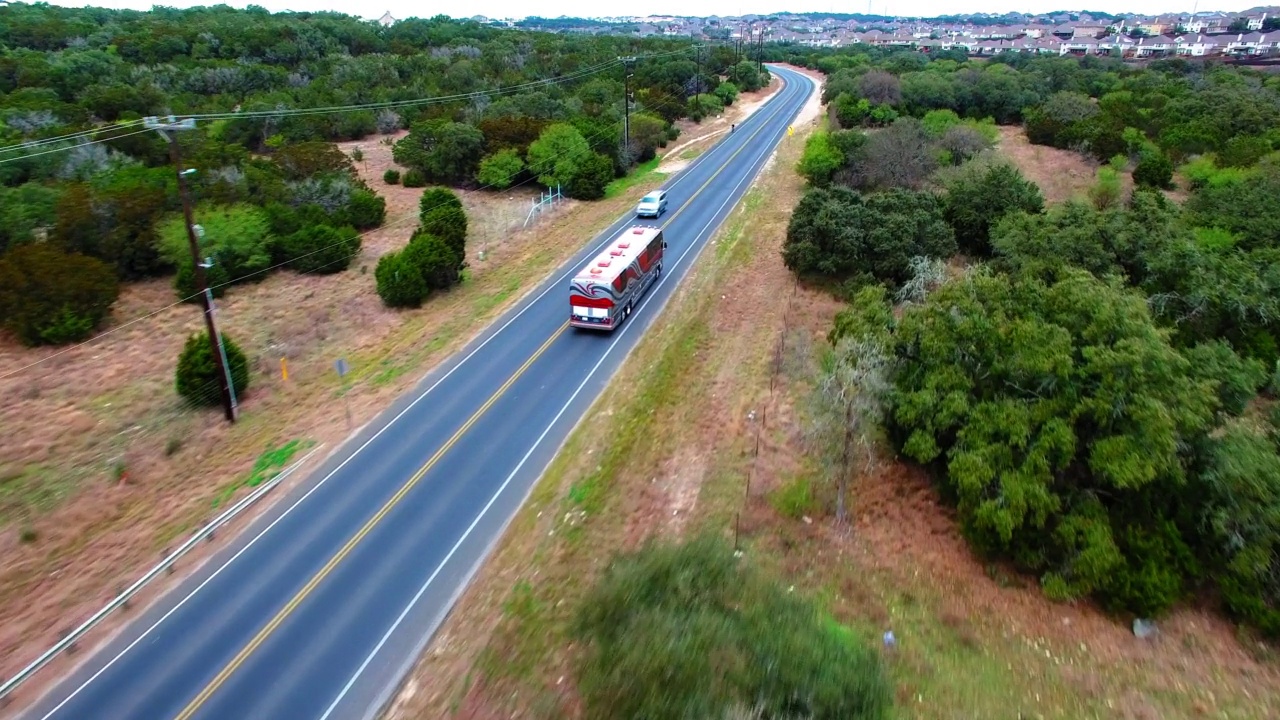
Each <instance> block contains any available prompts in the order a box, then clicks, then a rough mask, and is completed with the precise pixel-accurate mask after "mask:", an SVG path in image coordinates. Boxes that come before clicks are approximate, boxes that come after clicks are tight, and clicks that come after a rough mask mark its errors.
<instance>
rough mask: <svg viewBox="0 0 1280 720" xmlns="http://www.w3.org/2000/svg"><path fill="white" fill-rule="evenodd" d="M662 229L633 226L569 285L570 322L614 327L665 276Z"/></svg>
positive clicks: (594, 327) (629, 313)
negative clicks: (661, 276)
mask: <svg viewBox="0 0 1280 720" xmlns="http://www.w3.org/2000/svg"><path fill="white" fill-rule="evenodd" d="M666 248H667V243H666V240H664V239H663V237H662V228H660V227H655V226H652V225H634V226H632V227H630V228H628V229H627V230H626V231H625V232H623V233H622V234H621V235H619V236H618V237H616V238H614V240H613V242H611V243H609V245H608V247H606V248H605V249H604V250H603V251H602V252H601V253H600V254H599V255H597V256H596V257H595V258H593V259H592V260H591V263H590V264H588V265H587V266H586V267H584V268H582V270H581V271H580V272H579V273H578V274H577V275H576V276H575V277H574V278H573V281H572V283H570V286H569V324H570V325H572V326H574V327H580V328H591V329H593V330H612V329H614V328H616V327H617V326H618V325H620V324H622V321H623V320H624V319H626V318H627V317H628V316H629V315H631V311H632V310H633V309H634V308H635V306H636V305H637V304H639V301H640V297H641V296H643V295H644V293H645V291H646V290H648V289H649V286H650V285H653V283H655V282H656V281H657V280H658V277H659V276H660V275H662V254H663V251H664V250H666Z"/></svg>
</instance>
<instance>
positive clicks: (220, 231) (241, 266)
mask: <svg viewBox="0 0 1280 720" xmlns="http://www.w3.org/2000/svg"><path fill="white" fill-rule="evenodd" d="M344 157H345V156H344ZM194 215H195V221H196V222H197V223H198V224H200V225H201V226H202V227H203V228H204V237H203V238H201V239H200V240H199V243H200V253H201V256H202V257H204V256H212V257H213V259H214V264H215V266H221V267H222V271H223V272H224V273H225V274H226V278H227V280H228V281H230V282H237V281H239V280H242V279H246V278H250V277H252V278H253V279H255V280H256V279H261V278H262V277H264V275H263V271H265V270H266V269H267V268H269V267H271V261H272V245H273V243H274V239H273V237H272V234H271V226H270V222H269V220H268V216H267V214H266V213H265V212H264V211H263V210H261V209H259V208H256V207H254V206H252V205H245V204H240V205H225V206H213V205H200V206H198V207H197V208H196V211H195V213H194ZM158 232H159V234H160V243H161V249H162V250H163V252H164V255H165V258H166V259H168V260H169V262H170V263H172V264H174V265H176V266H178V267H179V268H181V267H182V266H183V265H190V264H191V250H190V246H189V244H188V241H187V227H186V223H185V222H184V220H183V218H182V216H181V215H175V216H171V217H169V218H167V219H166V220H165V221H164V222H163V223H161V225H160V227H159V228H158Z"/></svg>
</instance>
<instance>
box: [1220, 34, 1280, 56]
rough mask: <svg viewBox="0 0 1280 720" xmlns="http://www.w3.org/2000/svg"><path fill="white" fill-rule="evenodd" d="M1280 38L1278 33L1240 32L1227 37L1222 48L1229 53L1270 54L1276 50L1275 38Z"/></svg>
mask: <svg viewBox="0 0 1280 720" xmlns="http://www.w3.org/2000/svg"><path fill="white" fill-rule="evenodd" d="M1277 39H1280V33H1270V34H1268V33H1260V32H1251V33H1247V34H1246V33H1240V34H1237V35H1236V36H1235V38H1234V39H1231V38H1230V36H1228V38H1227V45H1226V47H1225V48H1223V50H1224V51H1225V52H1227V53H1228V54H1230V55H1249V56H1253V57H1258V56H1264V55H1271V54H1272V53H1274V52H1275V50H1276V40H1277Z"/></svg>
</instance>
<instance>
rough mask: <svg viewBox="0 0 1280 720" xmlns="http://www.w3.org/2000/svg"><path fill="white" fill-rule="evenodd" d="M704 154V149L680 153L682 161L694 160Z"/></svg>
mask: <svg viewBox="0 0 1280 720" xmlns="http://www.w3.org/2000/svg"><path fill="white" fill-rule="evenodd" d="M703 152H705V150H704V149H703V148H689V149H688V150H685V151H684V152H682V153H680V159H681V160H693V159H694V158H696V157H698V156H699V155H701V154H702V153H703Z"/></svg>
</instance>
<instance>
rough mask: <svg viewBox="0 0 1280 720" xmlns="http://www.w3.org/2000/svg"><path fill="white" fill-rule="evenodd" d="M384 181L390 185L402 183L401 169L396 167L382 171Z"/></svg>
mask: <svg viewBox="0 0 1280 720" xmlns="http://www.w3.org/2000/svg"><path fill="white" fill-rule="evenodd" d="M382 182H384V183H386V184H388V185H398V184H400V171H399V170H396V169H395V168H390V169H388V170H387V171H386V172H384V173H382Z"/></svg>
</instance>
